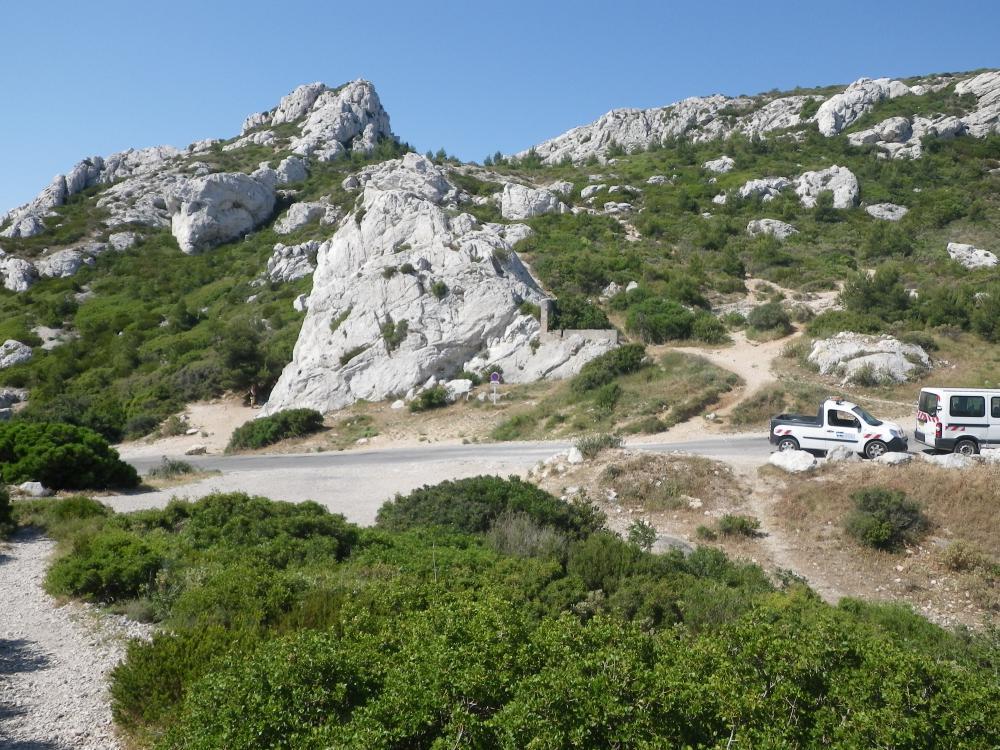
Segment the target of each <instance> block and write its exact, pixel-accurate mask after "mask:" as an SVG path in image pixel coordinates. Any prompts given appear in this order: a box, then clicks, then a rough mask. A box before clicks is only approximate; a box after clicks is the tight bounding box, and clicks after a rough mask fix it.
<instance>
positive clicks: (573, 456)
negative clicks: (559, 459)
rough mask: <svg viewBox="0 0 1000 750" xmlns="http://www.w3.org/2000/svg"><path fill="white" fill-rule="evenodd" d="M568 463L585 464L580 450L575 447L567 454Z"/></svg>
mask: <svg viewBox="0 0 1000 750" xmlns="http://www.w3.org/2000/svg"><path fill="white" fill-rule="evenodd" d="M566 463H570V464H582V463H583V454H582V453H581V452H580V449H579V448H577V447H576V446H575V445H574V446H573V447H572V448H570V449H569V450H568V451H567V452H566Z"/></svg>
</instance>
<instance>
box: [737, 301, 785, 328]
mask: <svg viewBox="0 0 1000 750" xmlns="http://www.w3.org/2000/svg"><path fill="white" fill-rule="evenodd" d="M747 324H748V325H749V326H750V327H751V328H754V329H756V330H758V331H776V332H779V333H781V334H788V333H791V331H792V322H791V320H790V319H789V317H788V313H787V312H786V311H785V308H784V307H782V305H781V303H780V302H768V303H766V304H763V305H758V306H757V307H755V308H754V309H753V310H751V311H750V314H749V315H748V316H747Z"/></svg>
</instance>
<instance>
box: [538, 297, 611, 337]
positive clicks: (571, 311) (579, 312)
mask: <svg viewBox="0 0 1000 750" xmlns="http://www.w3.org/2000/svg"><path fill="white" fill-rule="evenodd" d="M549 327H550V328H552V329H553V330H558V329H571V328H572V329H579V328H611V322H610V321H609V320H608V316H607V315H605V314H604V311H603V310H601V308H599V307H597V306H596V305H594V304H593V303H592V302H590V301H589V300H588V299H587V298H586V297H584V296H582V295H579V294H566V295H563V296H562V297H560V298H559V299H557V300H556V301H555V303H554V304H553V314H552V319H551V321H550V323H549Z"/></svg>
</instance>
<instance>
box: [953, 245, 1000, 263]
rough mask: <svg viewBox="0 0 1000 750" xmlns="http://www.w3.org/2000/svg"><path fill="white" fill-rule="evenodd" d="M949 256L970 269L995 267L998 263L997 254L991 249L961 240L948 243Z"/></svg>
mask: <svg viewBox="0 0 1000 750" xmlns="http://www.w3.org/2000/svg"><path fill="white" fill-rule="evenodd" d="M948 256H949V257H950V258H951V259H952V260H954V261H957V262H958V263H961V264H962V265H963V266H965V267H966V268H968V269H976V268H993V267H994V266H996V264H997V256H996V255H995V254H993V253H991V252H990V251H989V250H983V249H981V248H978V247H973V246H972V245H965V244H962V243H960V242H949V243H948Z"/></svg>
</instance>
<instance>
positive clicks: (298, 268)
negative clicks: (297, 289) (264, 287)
mask: <svg viewBox="0 0 1000 750" xmlns="http://www.w3.org/2000/svg"><path fill="white" fill-rule="evenodd" d="M320 247H321V245H320V243H319V242H317V241H316V240H310V241H309V242H303V243H302V244H300V245H283V244H281V243H280V242H279V243H278V244H277V245H275V246H274V252H273V253H271V257H270V258H268V260H267V276H268V278H269V279H270V280H271V281H273V282H277V283H285V282H288V281H295V279H301V278H303V277H305V276H309V275H310V274H311V273H312V272H313V271H315V270H316V266H315V265H313V259H314V258H315V257H316V253H317V252H319V249H320Z"/></svg>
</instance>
